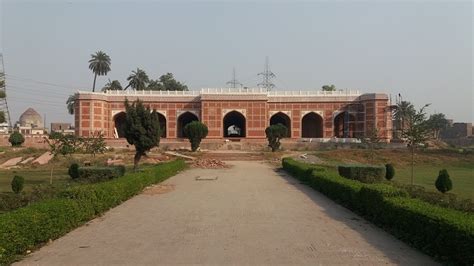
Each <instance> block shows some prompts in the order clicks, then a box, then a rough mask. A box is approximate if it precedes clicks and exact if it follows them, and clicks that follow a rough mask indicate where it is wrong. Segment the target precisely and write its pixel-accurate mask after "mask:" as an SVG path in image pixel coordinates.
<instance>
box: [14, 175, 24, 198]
mask: <svg viewBox="0 0 474 266" xmlns="http://www.w3.org/2000/svg"><path fill="white" fill-rule="evenodd" d="M11 185H12V191H13V192H15V194H20V192H21V191H22V190H23V186H24V185H25V179H24V178H23V177H22V176H19V175H16V176H14V177H13V179H12V184H11Z"/></svg>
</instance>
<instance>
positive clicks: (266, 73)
mask: <svg viewBox="0 0 474 266" xmlns="http://www.w3.org/2000/svg"><path fill="white" fill-rule="evenodd" d="M258 75H259V76H262V77H263V81H262V82H261V83H259V84H258V85H257V86H259V87H262V88H265V89H266V90H267V91H271V90H272V89H273V88H274V87H275V84H273V83H272V78H274V77H275V74H273V72H272V71H271V70H270V63H269V62H268V56H267V57H266V58H265V69H264V70H263V72H261V73H258Z"/></svg>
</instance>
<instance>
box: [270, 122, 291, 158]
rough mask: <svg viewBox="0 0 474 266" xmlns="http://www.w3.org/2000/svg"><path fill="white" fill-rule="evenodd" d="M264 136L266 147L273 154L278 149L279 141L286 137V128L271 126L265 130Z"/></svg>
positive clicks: (280, 125)
mask: <svg viewBox="0 0 474 266" xmlns="http://www.w3.org/2000/svg"><path fill="white" fill-rule="evenodd" d="M265 135H266V136H267V140H268V146H269V147H270V148H271V149H272V152H275V151H276V150H278V149H279V148H280V145H281V143H280V140H281V139H282V138H286V137H287V136H288V128H286V127H285V126H284V125H283V124H276V125H271V126H269V127H267V128H266V129H265Z"/></svg>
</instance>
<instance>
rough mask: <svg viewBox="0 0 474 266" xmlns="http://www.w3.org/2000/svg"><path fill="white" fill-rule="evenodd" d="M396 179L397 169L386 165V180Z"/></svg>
mask: <svg viewBox="0 0 474 266" xmlns="http://www.w3.org/2000/svg"><path fill="white" fill-rule="evenodd" d="M394 177H395V167H393V165H392V164H390V163H388V164H386V165H385V179H387V180H392V179H393V178H394Z"/></svg>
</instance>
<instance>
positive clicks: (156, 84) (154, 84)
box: [146, 79, 163, 91]
mask: <svg viewBox="0 0 474 266" xmlns="http://www.w3.org/2000/svg"><path fill="white" fill-rule="evenodd" d="M146 89H147V90H150V91H161V90H163V86H162V85H161V83H160V81H159V80H155V79H150V82H149V83H148V86H147V87H146Z"/></svg>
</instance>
